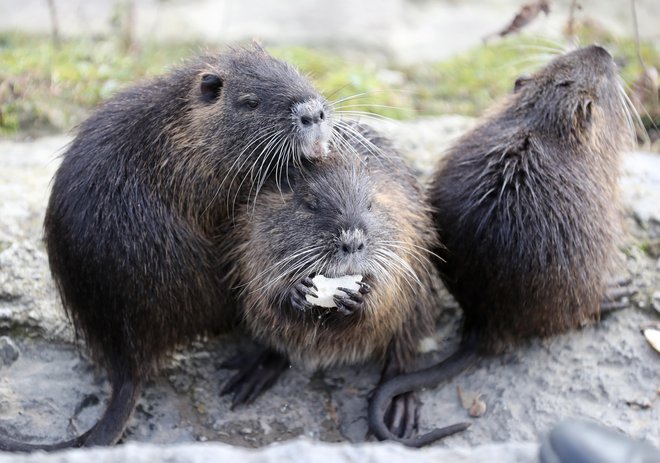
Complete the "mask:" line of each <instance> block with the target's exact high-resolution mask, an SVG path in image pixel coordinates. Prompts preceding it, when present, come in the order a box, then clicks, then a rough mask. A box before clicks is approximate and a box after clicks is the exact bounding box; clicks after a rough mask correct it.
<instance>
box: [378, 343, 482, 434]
mask: <svg viewBox="0 0 660 463" xmlns="http://www.w3.org/2000/svg"><path fill="white" fill-rule="evenodd" d="M476 358H477V348H476V343H465V344H463V345H461V347H460V348H459V349H458V350H457V351H456V352H454V353H453V354H452V355H450V356H449V357H447V358H446V359H445V360H443V361H442V362H440V363H438V364H436V365H433V366H431V367H429V368H425V369H423V370H419V371H415V372H413V373H407V374H403V375H399V376H395V377H394V378H392V379H390V380H389V381H386V382H384V383H383V384H381V385H380V386H379V387H378V388H377V389H376V390H375V392H374V395H373V397H372V399H371V402H370V404H369V428H370V430H371V432H372V433H373V434H374V435H375V436H376V437H377V438H378V439H380V440H385V439H389V440H395V441H397V442H401V443H402V444H404V445H407V446H409V447H423V446H425V445H428V444H430V443H431V442H434V441H436V440H438V439H442V438H443V437H447V436H450V435H452V434H455V433H457V432H462V431H465V430H466V429H467V428H469V427H470V423H457V424H453V425H450V426H446V427H444V428H438V429H434V430H433V431H431V432H428V433H426V434H422V435H421V436H417V437H411V438H409V439H404V438H400V437H398V436H396V435H394V434H393V433H392V432H390V430H389V429H388V428H387V426H386V425H385V413H386V412H387V407H388V406H389V405H390V403H391V402H392V399H393V398H394V397H396V396H397V395H400V394H403V393H405V392H410V391H413V390H416V389H421V388H424V387H435V386H437V385H438V384H440V383H442V382H444V381H447V380H449V379H451V378H453V377H454V376H456V375H457V374H459V373H460V372H461V371H463V370H465V369H466V368H468V367H469V366H470V365H472V364H473V363H474V361H475V360H476Z"/></svg>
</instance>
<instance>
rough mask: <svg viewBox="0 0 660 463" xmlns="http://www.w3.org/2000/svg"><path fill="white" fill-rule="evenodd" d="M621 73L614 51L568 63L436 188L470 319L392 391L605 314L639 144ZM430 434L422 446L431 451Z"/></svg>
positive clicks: (502, 111)
mask: <svg viewBox="0 0 660 463" xmlns="http://www.w3.org/2000/svg"><path fill="white" fill-rule="evenodd" d="M621 92H622V90H621V87H620V85H619V81H618V77H617V72H616V66H615V64H614V62H613V60H612V57H611V55H610V54H609V53H608V52H607V51H606V50H605V49H603V48H601V47H598V46H590V47H587V48H583V49H579V50H576V51H573V52H571V53H568V54H565V55H563V56H560V57H558V58H556V59H555V60H553V61H552V62H550V63H549V64H548V65H547V66H546V67H545V68H543V69H542V70H540V71H539V72H537V73H536V74H535V75H533V76H532V77H531V78H529V79H525V80H522V79H519V80H518V81H517V82H516V89H515V92H514V93H513V94H512V95H511V96H510V97H509V98H508V99H507V100H506V101H505V102H504V104H503V105H502V106H501V107H499V109H498V110H497V111H495V112H494V113H493V114H492V115H490V116H488V117H486V118H485V120H484V121H482V122H481V123H480V124H479V125H478V127H476V128H475V129H473V130H471V131H470V132H468V133H467V134H466V135H464V136H463V137H462V138H461V139H460V140H458V141H457V142H456V143H455V144H454V145H453V147H452V148H450V149H449V151H448V153H447V154H446V156H445V157H444V158H443V159H442V160H441V162H440V164H439V166H438V168H437V171H436V172H435V174H434V176H433V178H432V181H431V184H430V187H429V191H428V195H429V200H430V203H431V204H432V206H433V207H434V215H433V217H434V223H435V225H436V226H437V228H438V230H439V233H440V236H441V239H442V242H443V244H444V245H445V247H442V248H437V250H436V252H437V253H438V254H439V255H440V256H441V257H442V261H439V268H440V271H441V274H442V277H443V280H444V282H445V284H446V286H447V288H448V289H449V291H450V292H451V293H452V294H453V295H454V297H455V298H456V300H457V301H458V303H459V304H460V305H461V307H462V309H463V312H464V324H463V342H462V346H461V348H460V349H459V351H458V352H457V353H456V354H454V355H452V356H451V357H450V358H449V359H448V360H447V362H445V363H441V364H439V365H438V366H436V367H432V368H430V369H429V370H426V371H423V372H417V373H414V374H413V375H410V376H408V377H401V378H397V379H395V380H394V381H392V382H391V383H390V384H386V385H384V386H383V389H381V390H380V391H379V392H378V393H377V397H376V399H375V400H374V402H373V403H372V409H371V411H370V413H371V423H372V426H374V428H375V432H376V434H377V435H378V436H379V437H381V438H388V437H391V436H390V435H388V433H387V429H386V428H384V426H382V423H379V420H380V419H381V418H379V415H381V414H382V409H383V408H384V407H385V406H386V405H387V403H388V397H390V396H392V395H395V394H398V393H401V392H402V391H407V390H411V389H413V388H417V387H423V386H431V385H435V384H437V383H438V382H439V381H441V380H444V379H447V378H449V377H451V376H453V375H454V374H457V373H459V372H460V371H461V370H462V369H464V368H465V367H467V366H468V365H470V364H471V363H473V361H474V359H475V358H477V354H478V353H481V354H495V353H498V352H501V351H502V350H504V349H506V348H508V347H509V346H512V345H514V344H515V343H517V342H520V341H522V340H525V339H529V338H531V337H536V336H539V337H547V336H551V335H554V334H557V333H561V332H564V331H567V330H570V329H572V328H576V327H579V326H582V325H584V324H588V323H592V322H593V321H595V320H598V318H599V314H600V312H599V307H600V303H601V300H602V299H603V297H604V295H605V290H606V279H607V278H608V276H609V272H610V271H611V270H612V269H613V263H614V257H615V255H616V253H615V251H616V248H615V246H616V243H617V238H618V236H619V234H620V230H621V222H620V217H619V199H618V187H617V177H618V174H619V157H620V156H619V152H620V151H621V150H622V148H623V147H624V145H625V143H626V142H627V141H629V140H631V138H632V136H631V135H630V134H629V130H628V128H629V125H628V120H627V113H626V111H625V106H624V105H623V103H622V101H623V100H622V96H621ZM423 437H424V436H422V437H421V438H418V439H419V440H413V441H410V442H409V443H410V444H411V445H423V443H425V442H426V441H425V440H424V439H423Z"/></svg>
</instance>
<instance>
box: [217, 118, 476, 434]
mask: <svg viewBox="0 0 660 463" xmlns="http://www.w3.org/2000/svg"><path fill="white" fill-rule="evenodd" d="M352 133H353V134H360V135H361V137H360V140H359V141H356V140H354V135H347V136H346V137H343V138H342V139H338V140H337V141H338V143H337V146H342V147H343V148H342V151H341V152H339V153H333V155H332V156H330V158H329V159H328V160H327V161H325V162H320V163H314V164H313V165H310V166H306V168H304V169H301V170H300V171H299V172H297V173H295V174H294V175H293V176H292V178H291V179H290V181H289V182H286V183H285V185H284V186H278V185H274V184H272V183H271V184H270V185H269V186H268V187H267V188H264V189H262V192H261V194H260V196H259V201H258V202H257V203H256V204H255V205H254V208H253V210H252V212H251V213H248V214H244V215H242V216H241V217H240V219H239V220H237V224H236V228H235V230H234V233H235V235H236V237H235V238H233V239H231V240H228V242H229V243H232V244H233V243H237V242H239V241H240V240H243V241H242V242H241V244H240V245H239V246H236V247H235V248H233V249H229V250H228V253H229V254H230V256H231V259H230V260H231V261H232V262H235V263H236V268H235V269H234V270H233V271H232V276H233V285H234V286H235V287H237V288H241V291H242V295H243V298H244V299H243V305H244V307H245V310H244V312H243V313H242V317H243V320H244V323H245V327H246V329H247V331H248V332H249V333H250V334H251V335H252V337H253V338H254V339H255V340H256V341H257V342H259V343H260V344H262V345H264V346H266V347H265V349H264V351H263V353H262V355H261V356H260V358H263V359H264V360H263V361H261V362H259V364H258V365H255V364H251V363H250V362H244V365H245V367H244V368H242V371H241V372H240V373H239V374H238V375H237V377H236V378H237V379H240V381H241V385H240V386H239V387H234V384H233V382H230V383H229V385H228V387H227V391H229V390H231V391H234V392H235V393H236V396H237V397H239V398H241V399H242V398H244V397H245V398H247V399H246V400H251V398H253V397H254V396H255V395H256V394H258V393H259V392H260V391H261V390H262V389H263V388H265V387H268V386H270V384H272V381H274V379H275V378H276V377H277V375H278V374H279V373H280V372H281V371H282V369H283V367H284V366H285V365H288V363H289V361H291V362H292V363H294V364H298V365H302V366H305V367H308V368H312V369H315V368H327V367H331V366H334V365H338V364H355V363H359V362H364V361H366V360H368V359H371V358H376V359H379V358H380V359H384V360H385V368H384V369H383V373H382V376H381V379H382V380H387V379H389V378H390V377H393V376H394V375H397V374H401V373H403V372H406V371H407V370H408V369H409V367H410V366H411V365H412V364H413V361H414V358H415V355H416V352H417V348H418V345H419V342H420V340H421V339H422V338H423V337H425V336H428V335H429V334H430V332H431V330H432V327H433V317H434V314H435V312H436V311H437V310H438V299H437V298H438V291H437V289H438V285H440V279H439V275H438V273H437V269H436V268H435V267H434V265H433V263H432V261H431V259H430V257H431V256H430V254H428V252H427V250H428V249H430V248H432V247H437V245H438V242H437V237H436V233H435V232H434V229H433V226H432V224H431V216H430V211H429V208H428V207H427V206H426V203H425V202H424V198H423V191H422V189H421V186H420V185H419V184H418V182H417V180H416V179H415V177H414V175H413V174H412V172H411V170H410V168H409V167H408V166H407V165H406V164H405V163H404V162H403V161H402V159H401V157H400V156H399V155H398V154H397V152H396V151H395V150H394V149H393V148H392V147H391V145H390V144H389V143H388V142H387V141H386V140H385V139H383V138H381V137H379V136H378V135H377V134H376V133H375V132H374V131H373V130H371V129H369V128H367V127H366V126H363V125H355V126H353V127H352ZM363 140H366V141H367V143H365V142H364V141H363ZM347 152H352V153H354V154H358V156H355V155H352V156H347V155H346V154H347ZM316 275H323V276H325V277H329V278H337V277H343V276H345V275H359V276H362V278H363V279H362V280H361V282H360V283H359V285H358V286H359V288H356V289H355V290H350V289H347V288H340V290H341V291H340V292H339V293H338V294H339V295H335V296H334V302H335V305H336V307H331V308H326V307H319V306H316V305H313V304H312V303H310V302H308V301H307V299H306V296H307V295H308V294H311V295H312V296H316V289H317V288H316V287H315V286H314V283H313V280H312V278H313V277H315V276H316ZM234 364H235V365H240V364H241V362H240V361H239V362H235V363H234ZM269 367H272V368H269ZM265 370H270V371H271V372H272V375H269V376H268V378H269V379H268V381H267V380H266V377H265V375H264V371H265ZM251 372H255V373H256V374H255V375H253V377H252V378H250V373H251ZM246 379H247V381H246ZM250 379H252V381H250ZM265 381H267V384H265V385H264V384H263V383H264V382H265ZM393 405H394V406H393V407H392V410H391V413H389V420H388V421H389V425H390V426H391V428H392V429H393V430H394V431H393V432H395V433H397V435H399V436H400V437H406V436H409V435H410V434H411V433H412V431H413V428H414V427H415V424H416V401H415V400H414V398H413V397H412V395H410V394H403V395H401V396H398V397H397V399H396V400H395V404H393ZM464 428H465V426H464V425H463V424H459V425H456V426H453V427H448V428H445V429H443V430H442V431H440V432H442V435H448V434H451V433H453V432H457V431H460V430H463V429H464Z"/></svg>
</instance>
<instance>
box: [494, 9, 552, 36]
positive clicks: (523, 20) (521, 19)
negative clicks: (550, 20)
mask: <svg viewBox="0 0 660 463" xmlns="http://www.w3.org/2000/svg"><path fill="white" fill-rule="evenodd" d="M540 12H544V13H545V14H546V15H548V14H549V13H550V3H549V2H548V1H547V0H539V1H538V2H536V3H529V4H527V5H523V6H522V8H520V11H519V12H518V14H517V15H516V16H515V17H514V18H513V21H511V24H509V25H508V26H507V27H506V28H504V29H503V30H502V31H500V32H499V33H498V35H499V36H500V37H504V36H505V35H509V34H513V33H514V32H519V31H520V30H521V29H522V28H523V27H525V26H527V25H528V24H529V23H531V22H532V21H533V20H534V19H536V17H537V16H538V15H539V13H540Z"/></svg>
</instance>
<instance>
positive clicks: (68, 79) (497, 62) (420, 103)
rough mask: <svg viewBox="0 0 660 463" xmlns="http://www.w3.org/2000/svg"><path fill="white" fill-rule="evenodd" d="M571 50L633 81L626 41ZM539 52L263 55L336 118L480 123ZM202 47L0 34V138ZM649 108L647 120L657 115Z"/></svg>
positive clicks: (649, 48)
mask: <svg viewBox="0 0 660 463" xmlns="http://www.w3.org/2000/svg"><path fill="white" fill-rule="evenodd" d="M580 41H581V43H585V44H586V43H592V42H594V41H597V42H599V43H601V44H603V45H605V46H606V47H607V48H608V49H610V51H612V52H613V54H614V56H615V58H616V59H617V61H618V62H619V63H620V65H621V73H622V75H623V77H624V78H625V79H626V80H627V81H628V82H633V81H634V80H635V79H636V78H637V77H638V76H639V74H640V73H641V67H640V65H639V62H638V60H637V58H636V51H635V47H634V42H633V41H632V40H631V39H627V38H618V37H614V36H612V35H611V34H608V33H607V32H606V31H603V30H600V29H598V28H596V27H593V26H588V27H587V26H585V27H582V28H581V29H580ZM545 46H546V44H544V43H543V42H539V41H538V40H535V39H530V38H526V37H512V38H506V39H504V40H498V41H493V42H492V43H490V44H489V45H487V46H479V47H476V48H474V49H472V50H469V51H467V52H465V53H462V54H459V55H457V56H455V57H452V58H451V59H448V60H445V61H442V62H438V63H428V64H423V65H415V66H398V65H397V64H396V63H387V62H386V60H383V59H382V56H379V57H372V56H370V55H365V54H363V55H361V56H360V55H357V56H353V55H346V56H343V55H342V54H340V53H338V52H336V51H328V50H319V49H310V48H304V47H273V48H269V51H270V52H271V53H273V54H274V55H275V56H278V57H280V58H282V59H285V60H287V61H290V62H292V63H293V64H295V65H296V66H297V67H298V68H300V69H301V70H302V71H303V72H305V73H307V74H309V75H310V76H311V78H312V80H313V81H314V82H315V84H316V85H317V87H318V88H319V90H320V91H321V92H322V93H323V94H324V95H326V96H327V97H328V98H329V99H330V100H331V101H338V100H341V99H344V98H349V97H351V96H355V95H358V96H356V97H354V98H352V99H349V100H346V101H345V102H343V103H342V104H341V106H342V107H343V110H345V111H369V112H372V113H376V114H379V115H382V116H386V117H390V118H394V119H406V118H412V117H416V116H420V115H438V114H450V113H458V114H466V115H472V116H476V115H479V114H481V113H482V112H483V111H484V110H485V109H486V108H487V107H489V106H490V105H492V104H493V102H494V101H495V100H497V99H498V98H500V97H501V96H502V95H504V94H506V93H508V92H510V90H511V88H512V87H513V82H514V81H515V79H516V77H518V76H519V75H520V74H521V73H523V72H531V71H533V70H534V69H535V68H536V67H538V66H540V65H541V64H542V62H543V59H548V58H547V57H545V58H543V56H542V55H543V54H544V51H543V47H545ZM205 48H206V47H205V46H203V45H202V44H191V43H184V44H158V45H155V44H148V43H145V44H141V45H140V47H139V49H138V50H136V51H133V52H131V53H123V52H122V51H121V47H120V44H119V42H118V41H116V40H114V41H113V40H108V39H104V40H103V39H98V40H89V39H72V40H65V41H63V42H62V44H61V46H60V47H59V48H56V47H54V46H53V44H52V43H51V41H50V40H49V39H48V38H45V37H31V36H26V35H21V34H0V135H12V134H16V133H42V132H44V131H62V130H69V129H70V128H71V127H73V126H75V125H76V124H78V123H79V122H80V121H82V120H83V119H84V117H86V115H87V114H89V111H90V110H91V109H92V108H94V107H95V106H97V105H98V104H99V103H100V102H102V101H103V100H105V99H107V98H108V97H110V96H111V95H113V94H114V93H115V92H117V91H118V90H120V89H122V88H124V87H126V86H127V85H129V84H130V83H131V82H134V81H137V80H140V79H142V78H145V77H147V76H152V75H155V74H159V73H163V72H165V71H166V70H167V69H168V68H170V67H172V66H173V65H176V64H177V63H178V62H180V61H181V59H182V58H185V57H188V56H190V55H192V54H194V53H196V52H199V51H200V50H204V49H205ZM209 48H211V49H212V48H215V47H213V46H211V47H209ZM641 54H642V57H643V58H644V60H645V62H646V64H647V65H653V66H655V67H656V68H660V50H659V46H658V45H657V44H656V45H653V44H651V43H643V44H642V47H641ZM384 61H385V62H384ZM650 109H651V113H652V114H653V113H654V111H656V113H660V110H658V109H653V108H650Z"/></svg>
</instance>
